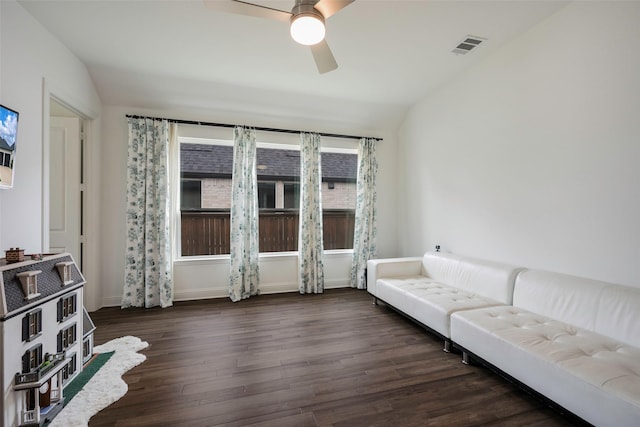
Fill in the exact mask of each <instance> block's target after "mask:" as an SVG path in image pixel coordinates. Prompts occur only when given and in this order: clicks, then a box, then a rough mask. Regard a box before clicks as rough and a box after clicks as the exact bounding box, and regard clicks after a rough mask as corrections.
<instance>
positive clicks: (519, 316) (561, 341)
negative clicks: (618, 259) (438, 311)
mask: <svg viewBox="0 0 640 427" xmlns="http://www.w3.org/2000/svg"><path fill="white" fill-rule="evenodd" d="M451 337H452V340H453V341H454V342H455V345H456V346H457V347H460V348H461V349H462V350H463V351H464V353H465V358H466V355H467V353H468V352H470V353H472V354H473V355H474V356H476V357H479V358H480V359H482V360H484V361H486V362H488V363H489V364H491V365H493V366H494V367H497V368H498V369H500V370H501V371H503V372H504V373H506V374H508V375H509V376H511V377H513V378H515V379H516V380H518V381H520V382H522V383H524V384H526V385H527V386H529V387H530V388H532V389H534V390H535V391H537V392H539V393H541V394H543V395H544V396H546V397H548V398H549V399H551V400H553V401H554V402H556V403H557V404H559V405H561V406H562V407H564V408H566V409H568V410H569V411H571V412H573V413H575V414H576V415H578V416H580V417H581V418H583V419H585V420H586V421H588V422H590V423H592V424H594V425H603V426H604V425H612V426H613V425H615V426H637V425H640V289H634V288H628V287H624V286H618V285H613V284H609V283H605V282H599V281H593V280H588V279H581V278H577V277H574V276H567V275H561V274H557V273H550V272H543V271H536V270H525V271H522V272H520V273H519V275H518V277H517V278H516V281H515V287H514V294H513V306H494V307H488V308H481V309H477V310H470V311H458V312H455V313H453V314H452V315H451Z"/></svg>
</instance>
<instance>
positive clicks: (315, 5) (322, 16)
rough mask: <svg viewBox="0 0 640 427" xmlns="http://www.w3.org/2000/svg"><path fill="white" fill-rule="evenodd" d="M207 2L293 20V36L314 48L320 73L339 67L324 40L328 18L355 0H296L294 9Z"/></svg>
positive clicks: (221, 8)
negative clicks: (287, 10) (284, 9)
mask: <svg viewBox="0 0 640 427" xmlns="http://www.w3.org/2000/svg"><path fill="white" fill-rule="evenodd" d="M203 1H204V4H205V6H207V7H208V8H211V9H215V10H218V11H222V12H230V13H237V14H240V15H248V16H255V17H259V18H267V19H273V20H277V21H285V22H289V23H290V32H291V37H292V38H293V39H294V40H295V41H296V42H298V43H300V44H303V45H308V46H309V47H310V48H311V53H312V54H313V59H314V60H315V62H316V66H317V67H318V72H320V74H324V73H328V72H329V71H333V70H335V69H336V68H338V63H337V62H336V60H335V58H334V57H333V53H331V49H329V45H328V44H327V41H326V40H325V38H324V36H325V26H324V23H325V20H326V19H327V18H329V17H330V16H332V15H334V14H335V13H336V12H338V11H340V10H341V9H342V8H344V7H346V6H348V5H349V4H351V3H353V2H354V1H355V0H295V5H294V6H293V9H291V12H286V11H283V10H280V9H274V8H271V7H268V6H262V5H260V4H254V3H249V2H246V1H240V0H203Z"/></svg>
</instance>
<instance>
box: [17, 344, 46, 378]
mask: <svg viewBox="0 0 640 427" xmlns="http://www.w3.org/2000/svg"><path fill="white" fill-rule="evenodd" d="M41 363H42V344H38V345H37V346H35V347H31V348H30V349H29V350H27V351H25V353H24V355H23V356H22V373H23V374H26V373H27V372H31V371H32V370H34V369H36V368H37V367H38V366H40V364H41Z"/></svg>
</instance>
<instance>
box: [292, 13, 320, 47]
mask: <svg viewBox="0 0 640 427" xmlns="http://www.w3.org/2000/svg"><path fill="white" fill-rule="evenodd" d="M324 36H325V27H324V22H322V20H321V19H320V18H319V17H318V16H315V15H311V14H310V15H305V14H301V15H298V16H295V17H294V18H293V19H292V20H291V38H293V40H295V41H296V42H298V43H300V44H302V45H305V46H310V45H314V44H318V43H320V42H321V41H322V40H324Z"/></svg>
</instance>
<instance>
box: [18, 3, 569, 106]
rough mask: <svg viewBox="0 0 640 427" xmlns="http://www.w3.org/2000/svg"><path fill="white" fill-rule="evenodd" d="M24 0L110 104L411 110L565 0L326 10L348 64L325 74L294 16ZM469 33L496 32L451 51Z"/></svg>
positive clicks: (332, 37)
mask: <svg viewBox="0 0 640 427" xmlns="http://www.w3.org/2000/svg"><path fill="white" fill-rule="evenodd" d="M219 1H225V0H219ZM19 3H20V4H21V5H22V6H23V7H24V8H25V9H26V10H27V11H28V12H29V13H31V14H32V15H33V16H34V17H35V18H36V19H37V20H38V21H39V22H40V23H42V25H43V26H44V27H46V28H47V29H48V30H49V31H50V32H51V33H52V34H53V35H54V36H55V37H57V38H58V39H59V40H60V41H61V42H62V43H63V44H65V45H66V46H67V47H68V48H69V49H70V50H71V51H72V52H73V53H74V54H75V55H76V56H77V57H78V58H80V60H81V61H83V62H84V63H85V64H86V66H87V68H88V69H89V73H90V74H91V76H92V78H93V81H94V83H95V85H96V88H97V90H98V94H99V96H100V98H101V100H102V102H103V103H104V104H105V105H124V106H132V107H148V108H153V107H175V106H189V107H192V108H210V107H213V108H226V109H228V110H234V109H242V108H243V105H244V106H246V105H247V103H250V104H255V105H260V106H263V107H264V108H269V107H270V106H271V107H275V109H276V110H277V107H278V106H280V105H284V103H289V104H290V105H293V106H297V105H299V106H300V107H303V106H306V108H311V110H313V107H309V104H312V103H319V104H323V105H324V107H323V108H325V109H326V108H330V107H329V106H331V105H332V106H334V107H333V108H337V109H338V110H340V109H344V111H345V112H350V113H352V114H360V115H363V116H364V115H369V116H370V117H372V118H373V117H377V116H379V115H380V114H393V112H394V111H395V112H396V113H397V112H401V111H405V110H406V109H407V108H408V107H409V106H411V105H412V104H414V103H416V102H417V101H419V100H420V99H422V98H423V97H424V96H425V95H427V94H428V93H429V92H430V91H433V90H434V89H436V88H437V87H439V86H441V85H443V84H444V83H446V82H448V81H450V80H451V79H452V78H454V77H455V76H456V75H457V74H459V73H461V72H463V71H464V70H465V69H467V68H469V67H470V66H471V65H473V64H474V63H477V62H478V61H481V60H482V59H483V58H485V57H486V56H487V55H490V54H491V52H492V51H494V50H496V49H497V48H498V47H500V46H501V45H503V44H505V43H508V42H509V41H510V40H512V39H513V38H514V37H516V36H518V35H519V34H521V33H523V32H524V31H526V30H528V29H529V28H530V27H532V26H533V25H535V24H536V23H538V22H540V21H542V20H543V19H545V18H546V17H548V16H549V15H551V14H553V13H554V12H556V11H557V10H558V9H560V8H561V7H562V6H564V5H565V4H566V3H567V2H566V1H554V0H545V1H543V0H538V1H524V0H512V1H506V0H499V1H483V0H475V1H454V0H448V1H427V0H413V1H408V0H394V1H392V0H387V1H383V0H356V1H355V2H354V3H352V4H351V5H349V6H347V7H346V8H344V9H343V10H341V11H340V12H338V13H337V14H336V15H334V16H332V17H331V18H329V19H328V22H327V37H326V38H327V42H328V43H329V45H330V46H331V49H332V51H333V54H334V56H335V58H336V60H337V62H338V64H339V68H338V69H337V70H335V71H333V72H330V73H327V74H323V75H320V74H318V72H317V70H316V68H315V64H314V62H313V58H312V56H311V52H310V51H309V48H308V47H304V46H300V45H297V44H296V43H295V42H294V41H293V40H291V38H290V36H289V33H288V25H287V24H286V23H283V22H278V21H269V20H265V19H260V18H254V17H249V16H242V15H233V14H228V13H223V12H217V11H214V10H211V9H210V8H206V7H205V6H204V4H203V2H202V1H201V0H179V1H158V0H155V1H140V0H122V1H113V0H106V1H103V0H84V1H61V0H20V1H19ZM255 3H261V4H268V5H270V6H272V7H275V8H280V9H284V10H289V9H290V8H291V7H292V6H293V0H290V1H285V0H274V1H267V0H257V1H255ZM467 35H474V36H479V37H484V38H486V39H487V41H486V42H484V43H483V44H482V45H481V46H480V47H479V48H477V49H475V50H474V51H472V52H471V53H469V54H467V55H455V54H453V53H451V50H452V49H453V48H454V47H455V46H456V45H457V44H458V43H459V42H460V41H462V40H463V39H464V38H465V37H466V36H467ZM309 97H312V99H313V102H309ZM318 108H320V107H318ZM356 111H357V113H356Z"/></svg>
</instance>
